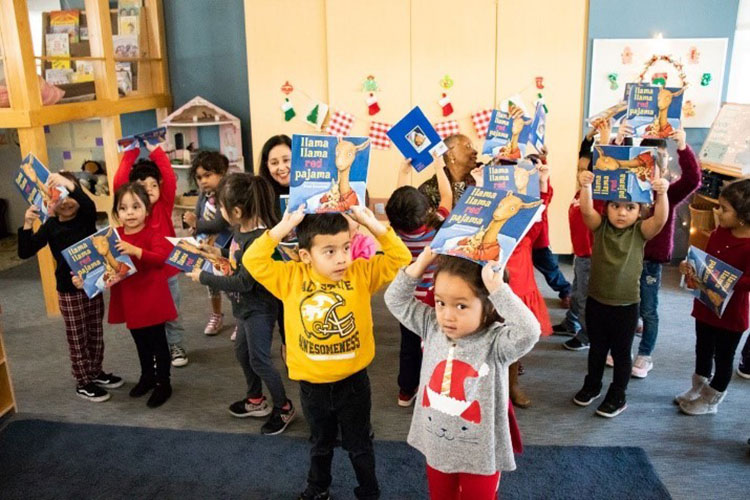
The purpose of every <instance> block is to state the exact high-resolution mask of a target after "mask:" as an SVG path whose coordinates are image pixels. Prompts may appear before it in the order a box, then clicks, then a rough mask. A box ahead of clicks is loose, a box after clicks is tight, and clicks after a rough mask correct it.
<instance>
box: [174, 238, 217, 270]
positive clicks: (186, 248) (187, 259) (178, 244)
mask: <svg viewBox="0 0 750 500" xmlns="http://www.w3.org/2000/svg"><path fill="white" fill-rule="evenodd" d="M167 240H169V242H170V243H171V244H172V245H174V247H173V248H172V251H171V252H170V253H169V257H167V260H166V261H165V262H166V263H167V264H169V265H170V266H172V267H176V268H177V269H179V270H180V271H182V272H185V273H188V272H191V271H193V270H194V269H200V270H201V271H206V272H207V273H212V274H216V275H219V276H228V275H230V274H232V269H231V266H230V264H229V259H227V258H226V257H217V256H215V255H212V254H211V253H209V252H206V251H205V250H202V249H201V244H205V242H202V241H201V240H200V239H198V238H193V237H187V238H167Z"/></svg>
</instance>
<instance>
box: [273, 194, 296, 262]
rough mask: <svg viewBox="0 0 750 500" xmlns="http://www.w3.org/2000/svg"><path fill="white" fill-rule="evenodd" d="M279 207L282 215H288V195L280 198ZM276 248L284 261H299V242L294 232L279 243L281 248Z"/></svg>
mask: <svg viewBox="0 0 750 500" xmlns="http://www.w3.org/2000/svg"><path fill="white" fill-rule="evenodd" d="M279 205H280V206H281V213H282V214H284V213H286V207H287V205H289V195H288V194H282V195H280V196H279ZM276 248H277V249H278V250H279V255H280V256H281V259H282V260H283V261H285V262H288V261H290V260H296V261H299V241H297V235H296V234H295V232H294V230H292V232H291V233H290V234H289V235H287V237H286V238H285V239H284V240H283V241H281V242H279V246H278V247H276Z"/></svg>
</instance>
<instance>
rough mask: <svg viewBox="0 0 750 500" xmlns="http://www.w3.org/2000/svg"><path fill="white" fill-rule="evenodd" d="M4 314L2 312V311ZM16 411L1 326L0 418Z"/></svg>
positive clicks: (0, 326)
mask: <svg viewBox="0 0 750 500" xmlns="http://www.w3.org/2000/svg"><path fill="white" fill-rule="evenodd" d="M0 314H2V311H0ZM15 409H16V398H15V396H14V395H13V385H12V384H11V382H10V369H9V368H8V360H7V359H6V357H5V345H4V344H3V327H2V325H0V417H2V416H3V415H5V414H6V413H8V412H10V411H13V410H15Z"/></svg>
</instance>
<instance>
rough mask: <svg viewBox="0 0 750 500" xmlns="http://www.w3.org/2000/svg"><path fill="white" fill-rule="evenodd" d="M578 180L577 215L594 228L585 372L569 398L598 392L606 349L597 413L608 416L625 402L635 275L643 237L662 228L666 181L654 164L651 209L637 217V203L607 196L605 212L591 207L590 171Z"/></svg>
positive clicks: (583, 402)
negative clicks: (607, 379) (609, 365)
mask: <svg viewBox="0 0 750 500" xmlns="http://www.w3.org/2000/svg"><path fill="white" fill-rule="evenodd" d="M578 181H579V183H580V185H581V195H580V203H581V214H582V215H583V221H584V223H585V224H586V226H587V227H588V228H589V229H590V230H591V231H592V232H593V233H594V249H593V253H592V255H591V277H590V279H589V298H588V300H587V301H586V330H587V333H588V336H589V339H590V342H591V349H590V350H589V359H588V375H586V379H585V381H584V383H583V388H582V389H581V390H580V391H578V393H577V394H576V395H575V397H574V398H573V402H574V403H575V404H577V405H579V406H588V405H590V404H591V403H592V402H593V401H594V400H595V399H596V398H598V397H599V396H600V395H601V387H602V376H603V375H604V364H605V361H606V358H607V352H608V351H611V353H612V358H613V360H614V374H613V377H612V384H611V385H610V386H609V390H608V391H607V395H606V396H605V398H604V401H603V402H602V404H601V405H599V407H598V408H597V409H596V413H597V415H600V416H602V417H607V418H612V417H616V416H617V415H619V414H620V413H622V412H623V411H624V410H625V408H626V407H627V404H626V401H625V390H626V389H627V387H628V380H629V379H630V372H631V369H632V360H631V357H630V350H631V348H632V345H633V336H634V335H635V327H636V324H637V323H638V302H639V301H640V283H639V282H640V276H641V272H642V271H643V249H644V246H645V244H646V241H648V240H650V239H651V238H653V237H654V236H656V235H657V234H658V233H659V231H661V229H662V228H663V227H664V224H665V223H666V221H667V216H668V212H669V201H668V200H667V197H666V195H665V194H666V191H667V187H668V184H667V181H666V179H662V178H661V177H660V175H659V169H658V168H657V169H654V181H653V182H652V189H653V191H654V197H655V198H656V199H655V202H654V214H653V215H652V216H651V217H649V218H648V219H646V220H639V217H640V213H641V210H642V207H641V205H640V204H638V203H633V202H626V201H610V202H608V203H607V205H606V208H605V214H604V215H600V214H599V212H597V211H596V210H595V209H594V203H593V199H592V194H591V184H592V183H593V182H594V174H593V172H589V171H583V172H580V173H579V174H578Z"/></svg>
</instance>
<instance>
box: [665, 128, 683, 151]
mask: <svg viewBox="0 0 750 500" xmlns="http://www.w3.org/2000/svg"><path fill="white" fill-rule="evenodd" d="M669 138H670V139H673V140H674V141H675V142H676V143H677V149H679V150H680V151H682V150H683V149H685V147H686V146H687V136H686V134H685V129H682V128H678V129H677V130H675V131H673V132H672V133H671V134H669Z"/></svg>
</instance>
